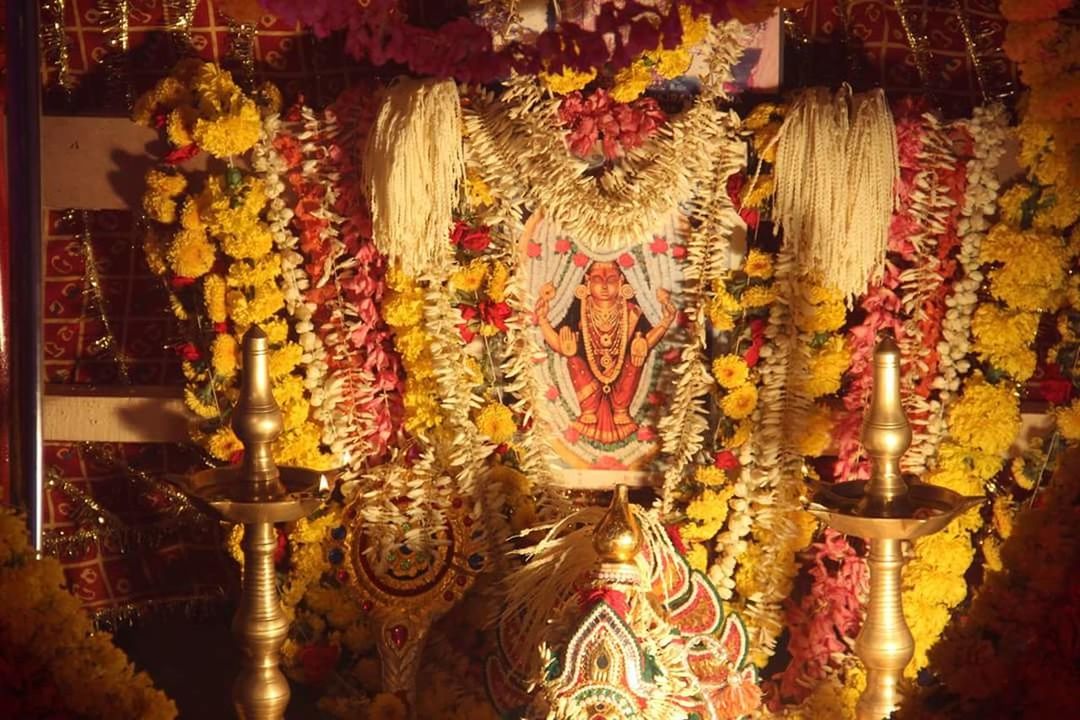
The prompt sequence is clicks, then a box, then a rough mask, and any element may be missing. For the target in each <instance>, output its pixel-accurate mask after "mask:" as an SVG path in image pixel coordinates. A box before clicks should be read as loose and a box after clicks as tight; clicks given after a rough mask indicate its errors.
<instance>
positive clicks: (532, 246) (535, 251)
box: [525, 242, 543, 259]
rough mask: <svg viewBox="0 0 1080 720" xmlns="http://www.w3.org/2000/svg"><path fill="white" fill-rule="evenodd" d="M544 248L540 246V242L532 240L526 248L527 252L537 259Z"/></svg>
mask: <svg viewBox="0 0 1080 720" xmlns="http://www.w3.org/2000/svg"><path fill="white" fill-rule="evenodd" d="M542 250H543V248H541V247H540V243H534V242H530V243H529V244H528V246H527V247H526V248H525V254H526V255H528V256H529V257H531V258H534V259H535V258H538V257H540V253H541V251H542Z"/></svg>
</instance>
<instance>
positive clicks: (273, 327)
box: [237, 317, 289, 346]
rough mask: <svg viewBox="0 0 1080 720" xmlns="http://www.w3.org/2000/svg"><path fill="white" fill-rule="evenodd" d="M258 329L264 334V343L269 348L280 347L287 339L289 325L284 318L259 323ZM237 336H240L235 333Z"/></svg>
mask: <svg viewBox="0 0 1080 720" xmlns="http://www.w3.org/2000/svg"><path fill="white" fill-rule="evenodd" d="M259 327H261V328H262V330H263V332H264V333H266V341H267V342H268V343H270V345H271V346H274V345H280V344H281V343H283V342H285V340H286V339H288V337H289V323H288V322H287V321H286V320H285V318H280V317H278V318H271V319H269V320H266V321H264V322H261V323H259ZM237 335H238V336H239V335H240V334H239V333H237Z"/></svg>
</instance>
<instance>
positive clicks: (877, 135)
mask: <svg viewBox="0 0 1080 720" xmlns="http://www.w3.org/2000/svg"><path fill="white" fill-rule="evenodd" d="M899 174H900V168H899V162H898V157H897V150H896V128H895V126H894V124H893V119H892V115H891V113H890V112H889V108H888V105H887V104H886V102H885V95H884V93H883V92H882V91H880V90H875V91H873V92H870V93H866V94H863V95H856V96H854V97H852V96H851V91H850V88H847V87H845V88H844V89H842V90H841V91H840V92H839V93H837V95H836V96H835V97H833V96H832V95H831V93H829V91H828V90H826V89H824V88H814V89H811V90H808V91H806V92H804V93H803V94H802V95H801V96H800V97H799V98H798V99H797V100H796V101H795V103H794V104H793V105H792V108H791V112H790V113H789V114H788V117H787V120H785V121H784V126H783V127H782V128H781V129H780V137H779V145H778V147H777V153H776V201H775V204H774V211H773V217H774V219H775V220H776V222H777V224H778V225H779V226H781V227H782V228H783V230H784V242H785V243H787V244H789V245H790V246H791V247H792V248H793V250H794V253H795V256H796V258H797V261H798V264H799V266H800V267H802V268H804V269H806V270H810V271H812V272H815V273H816V274H818V275H819V276H820V278H821V282H822V283H823V284H825V285H829V286H833V287H835V288H837V289H839V290H840V291H841V292H842V293H843V294H844V296H845V297H846V298H847V300H848V302H849V303H850V302H851V300H852V298H853V297H855V296H857V295H859V294H861V293H862V292H863V291H864V290H866V287H867V285H868V284H869V283H871V282H875V281H877V280H880V278H881V273H882V271H883V269H884V266H885V251H886V250H887V248H888V241H889V222H890V220H891V218H892V212H893V209H894V207H895V200H896V181H897V178H898V177H899Z"/></svg>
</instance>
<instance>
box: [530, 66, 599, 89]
mask: <svg viewBox="0 0 1080 720" xmlns="http://www.w3.org/2000/svg"><path fill="white" fill-rule="evenodd" d="M595 79H596V70H594V69H592V68H590V69H588V70H586V71H583V72H582V71H578V70H574V69H573V68H569V67H567V68H563V71H562V72H560V73H546V72H542V73H540V82H542V83H544V86H545V87H546V88H547V89H548V90H550V91H551V92H553V93H555V94H556V95H569V94H570V93H572V92H574V91H575V90H580V89H581V88H583V87H585V86H586V85H588V84H589V83H591V82H592V81H593V80H595Z"/></svg>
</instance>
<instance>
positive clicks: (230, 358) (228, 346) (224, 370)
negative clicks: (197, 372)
mask: <svg viewBox="0 0 1080 720" xmlns="http://www.w3.org/2000/svg"><path fill="white" fill-rule="evenodd" d="M239 354H240V344H239V343H238V342H236V338H234V337H233V336H232V335H230V334H228V333H221V334H220V335H218V336H217V337H215V338H214V342H213V343H212V344H211V345H210V366H211V367H213V368H214V374H215V375H217V376H218V377H221V378H231V377H232V376H233V375H235V374H236V368H237V366H238V365H239V362H238V360H239V357H238V356H239Z"/></svg>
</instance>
